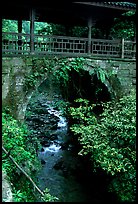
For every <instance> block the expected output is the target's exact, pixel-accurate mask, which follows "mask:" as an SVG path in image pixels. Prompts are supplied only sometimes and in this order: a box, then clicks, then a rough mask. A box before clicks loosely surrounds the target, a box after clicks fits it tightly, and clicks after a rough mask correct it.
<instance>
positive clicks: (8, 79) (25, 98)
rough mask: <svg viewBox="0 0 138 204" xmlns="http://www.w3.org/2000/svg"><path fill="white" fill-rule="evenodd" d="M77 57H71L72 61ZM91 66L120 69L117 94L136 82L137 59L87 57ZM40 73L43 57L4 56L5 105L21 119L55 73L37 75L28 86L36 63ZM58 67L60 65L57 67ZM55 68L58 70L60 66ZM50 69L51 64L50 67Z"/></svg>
mask: <svg viewBox="0 0 138 204" xmlns="http://www.w3.org/2000/svg"><path fill="white" fill-rule="evenodd" d="M72 59H73V58H67V60H68V61H71V60H72ZM85 60H86V61H88V62H89V63H88V64H90V66H88V67H87V68H86V67H85V70H89V69H92V67H95V66H100V67H102V68H103V69H113V70H114V71H115V72H116V78H117V79H118V81H119V83H120V86H119V87H117V85H116V83H114V81H111V82H110V83H112V84H111V86H112V88H113V89H114V91H115V92H116V94H119V93H120V91H123V93H127V92H129V91H130V89H131V88H135V85H136V61H135V60H119V59H118V60H113V59H112V60H107V59H90V58H86V59H85ZM36 64H37V69H38V72H39V64H40V70H41V71H42V69H43V59H42V58H40V57H38V58H36V57H35V58H34V57H14V58H13V57H9V58H6V57H3V58H2V106H3V107H5V106H8V107H10V109H11V113H12V114H13V116H14V117H15V118H16V119H18V120H20V121H23V120H24V116H25V111H26V107H27V104H28V102H29V100H30V98H31V96H32V94H33V92H34V91H35V90H36V89H37V88H38V87H39V86H40V84H41V83H42V82H43V81H44V80H46V79H47V78H48V77H50V75H51V74H52V72H50V73H49V72H48V71H46V72H43V74H42V75H41V74H40V76H36V78H35V86H33V85H32V86H28V87H27V83H28V79H29V80H30V81H31V79H30V78H28V77H29V76H31V74H32V73H34V71H35V66H36ZM56 68H57V67H56ZM56 68H55V69H56ZM46 69H47V70H48V69H49V67H46Z"/></svg>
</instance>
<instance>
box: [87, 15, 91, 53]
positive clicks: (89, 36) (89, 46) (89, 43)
mask: <svg viewBox="0 0 138 204" xmlns="http://www.w3.org/2000/svg"><path fill="white" fill-rule="evenodd" d="M91 28H92V19H91V18H89V19H88V54H90V53H91V30H92V29H91Z"/></svg>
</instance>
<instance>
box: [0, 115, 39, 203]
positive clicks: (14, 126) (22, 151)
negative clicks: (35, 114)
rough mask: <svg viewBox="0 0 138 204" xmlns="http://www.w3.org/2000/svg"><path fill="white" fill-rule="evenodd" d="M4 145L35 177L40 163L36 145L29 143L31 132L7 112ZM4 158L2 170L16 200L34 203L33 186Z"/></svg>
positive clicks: (3, 128) (3, 119)
mask: <svg viewBox="0 0 138 204" xmlns="http://www.w3.org/2000/svg"><path fill="white" fill-rule="evenodd" d="M2 144H3V146H4V148H5V149H6V150H7V151H8V152H9V154H10V155H11V156H12V157H13V158H14V159H15V161H16V162H17V163H18V164H19V165H20V167H21V168H23V169H24V170H25V171H26V172H27V173H28V174H29V175H30V176H31V177H33V173H32V172H33V170H35V169H37V168H39V167H40V163H39V162H38V160H37V157H36V151H35V148H34V144H33V143H30V141H29V131H28V130H27V127H26V126H25V125H23V124H22V125H21V124H19V123H18V121H17V120H15V119H14V118H13V117H12V116H11V115H10V114H7V113H5V112H3V113H2ZM38 145H39V144H38ZM2 156H3V158H2V169H3V171H5V172H6V174H7V175H8V177H9V180H10V182H11V183H12V187H13V196H14V200H15V201H17V202H19V201H22V202H28V201H34V200H35V199H34V195H33V188H32V184H30V182H29V181H28V180H26V178H25V177H24V176H23V175H22V174H21V172H20V171H19V170H18V169H17V167H16V166H15V165H14V164H13V163H12V162H11V160H10V159H9V158H8V157H7V156H6V155H5V153H3V155H2ZM22 180H23V183H22ZM21 183H22V184H21ZM28 187H29V188H28ZM20 189H22V190H21V191H20ZM26 189H27V191H26Z"/></svg>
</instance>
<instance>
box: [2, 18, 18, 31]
mask: <svg viewBox="0 0 138 204" xmlns="http://www.w3.org/2000/svg"><path fill="white" fill-rule="evenodd" d="M17 31H18V25H17V21H15V20H6V19H3V20H2V32H17Z"/></svg>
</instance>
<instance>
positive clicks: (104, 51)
mask: <svg viewBox="0 0 138 204" xmlns="http://www.w3.org/2000/svg"><path fill="white" fill-rule="evenodd" d="M31 37H32V36H30V34H20V33H2V55H3V56H19V55H30V54H34V55H49V54H51V55H67V56H87V55H90V56H95V57H109V58H126V59H132V58H136V42H133V41H124V39H121V40H120V39H119V40H105V39H91V43H90V48H89V49H88V43H89V42H88V38H80V37H68V36H50V35H33V41H32V40H31V41H30V39H31ZM30 42H32V43H33V44H31V43H30ZM32 48H33V49H32Z"/></svg>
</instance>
